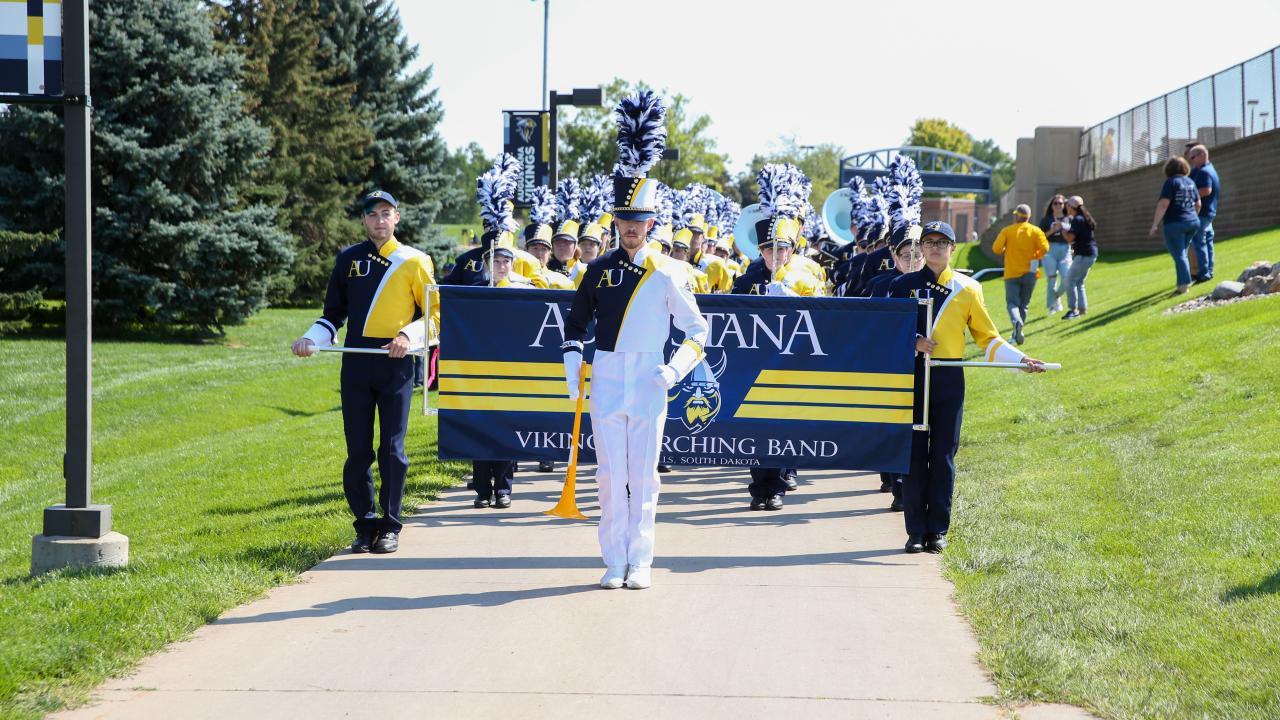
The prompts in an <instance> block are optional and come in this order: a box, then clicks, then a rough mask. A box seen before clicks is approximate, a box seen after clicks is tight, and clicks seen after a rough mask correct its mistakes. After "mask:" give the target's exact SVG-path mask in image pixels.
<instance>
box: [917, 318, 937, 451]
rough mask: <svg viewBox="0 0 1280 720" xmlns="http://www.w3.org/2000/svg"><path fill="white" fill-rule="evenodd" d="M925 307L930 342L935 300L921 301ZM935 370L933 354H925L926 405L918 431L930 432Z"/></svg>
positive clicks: (926, 330)
mask: <svg viewBox="0 0 1280 720" xmlns="http://www.w3.org/2000/svg"><path fill="white" fill-rule="evenodd" d="M920 303H921V304H922V305H924V313H925V315H924V336H925V337H926V338H928V339H930V340H932V339H933V298H932V297H928V298H925V299H924V300H921V301H920ZM932 368H933V355H932V353H925V354H924V404H923V406H922V410H923V412H922V413H921V416H920V423H921V424H920V426H919V427H918V428H917V429H918V430H923V431H925V432H929V392H930V390H932V387H933V374H932V373H931V372H930V371H931V370H932Z"/></svg>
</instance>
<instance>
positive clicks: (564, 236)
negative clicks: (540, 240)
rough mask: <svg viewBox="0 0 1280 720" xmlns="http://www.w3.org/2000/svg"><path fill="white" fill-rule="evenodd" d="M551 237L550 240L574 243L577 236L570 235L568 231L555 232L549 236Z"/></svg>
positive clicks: (576, 240)
mask: <svg viewBox="0 0 1280 720" xmlns="http://www.w3.org/2000/svg"><path fill="white" fill-rule="evenodd" d="M551 239H552V240H568V241H569V242H575V243H576V242H578V236H577V235H570V234H569V233H556V234H555V235H552V236H551Z"/></svg>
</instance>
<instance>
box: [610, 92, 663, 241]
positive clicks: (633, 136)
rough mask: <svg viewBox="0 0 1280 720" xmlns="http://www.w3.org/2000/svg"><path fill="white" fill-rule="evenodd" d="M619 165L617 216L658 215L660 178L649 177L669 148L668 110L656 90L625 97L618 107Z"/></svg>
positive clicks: (615, 185)
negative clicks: (663, 153)
mask: <svg viewBox="0 0 1280 720" xmlns="http://www.w3.org/2000/svg"><path fill="white" fill-rule="evenodd" d="M613 113H614V118H615V119H616V120H617V123H618V164H617V165H615V166H614V168H613V215H614V217H616V218H618V219H620V220H648V219H649V218H651V217H654V216H655V215H657V212H658V207H657V193H656V190H657V181H656V180H652V179H650V178H649V177H647V175H648V172H649V169H650V168H652V167H653V166H654V164H655V163H657V162H658V160H660V159H661V158H662V151H663V150H665V149H666V147H667V125H666V119H667V110H666V108H665V107H663V105H662V98H660V97H658V95H657V94H656V93H654V92H653V91H652V90H641V91H640V92H638V93H636V94H634V95H629V96H627V97H625V98H623V99H622V100H621V101H620V102H619V103H618V107H617V108H615V109H614V111H613Z"/></svg>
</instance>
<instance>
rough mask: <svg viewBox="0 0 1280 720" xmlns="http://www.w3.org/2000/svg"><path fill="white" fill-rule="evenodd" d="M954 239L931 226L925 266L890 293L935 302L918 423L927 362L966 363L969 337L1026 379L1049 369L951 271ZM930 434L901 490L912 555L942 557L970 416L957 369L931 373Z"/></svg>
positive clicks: (920, 366) (946, 229)
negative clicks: (1004, 334)
mask: <svg viewBox="0 0 1280 720" xmlns="http://www.w3.org/2000/svg"><path fill="white" fill-rule="evenodd" d="M955 245H956V240H955V233H954V231H952V229H951V226H950V225H948V224H947V223H945V222H937V221H934V222H930V223H928V224H926V225H925V226H924V230H923V233H922V235H921V238H920V246H921V248H922V249H923V251H924V261H925V266H924V267H923V268H921V269H920V270H918V271H916V272H912V273H906V274H905V275H903V276H902V277H899V278H897V279H896V280H894V281H893V282H892V283H890V285H889V294H890V296H891V297H906V298H933V315H934V322H933V334H932V335H931V336H930V337H925V336H924V335H925V333H924V330H925V327H924V323H923V322H922V323H921V326H920V330H919V335H918V336H917V338H916V352H917V353H919V355H918V356H917V358H916V417H917V422H919V421H920V420H921V419H922V417H923V398H924V382H923V378H924V357H923V355H924V354H925V353H931V354H932V357H933V358H934V359H937V360H960V359H962V358H963V357H964V346H965V339H964V334H965V331H966V330H967V331H968V332H969V334H970V335H971V336H972V337H973V341H974V343H975V344H977V346H978V347H979V348H981V349H982V356H983V359H985V360H988V361H994V362H1018V363H1022V364H1023V365H1025V366H1026V368H1025V371H1026V372H1044V364H1043V363H1041V362H1040V361H1039V360H1035V359H1033V358H1030V357H1028V356H1026V355H1025V354H1023V353H1022V352H1021V351H1020V350H1018V349H1017V348H1015V347H1013V346H1012V345H1010V344H1009V343H1007V342H1005V340H1004V339H1003V338H1001V337H1000V333H999V332H998V331H997V330H996V326H995V323H993V322H992V321H991V315H990V314H988V312H987V307H986V304H985V303H984V300H983V296H982V285H981V284H980V283H978V282H977V281H976V280H974V279H972V278H970V277H968V276H966V275H962V274H960V273H958V272H956V271H955V270H953V269H952V268H951V254H952V253H953V252H954V251H955ZM930 375H931V383H930V393H929V414H928V427H929V429H928V430H927V431H916V432H915V433H914V435H913V437H912V443H911V472H910V473H909V474H908V475H907V478H906V480H905V481H904V482H903V485H902V505H903V511H904V512H903V515H904V516H905V517H904V519H905V521H906V528H907V543H906V548H905V549H906V551H907V552H909V553H918V552H922V551H924V550H928V551H930V552H942V550H943V549H944V548H946V546H947V530H948V529H949V528H950V526H951V496H952V492H953V490H954V488H955V455H956V449H957V447H958V446H959V444H960V423H961V420H962V419H963V416H964V370H963V368H958V367H934V368H931V369H930Z"/></svg>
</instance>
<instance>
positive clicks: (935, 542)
mask: <svg viewBox="0 0 1280 720" xmlns="http://www.w3.org/2000/svg"><path fill="white" fill-rule="evenodd" d="M924 549H925V550H928V551H929V552H931V553H940V552H942V551H943V550H946V549H947V536H946V535H930V536H929V539H928V540H926V541H925V543H924Z"/></svg>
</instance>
